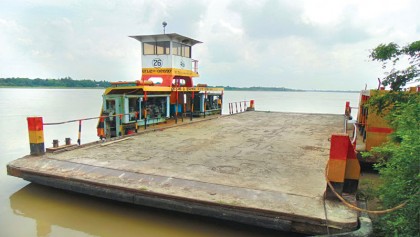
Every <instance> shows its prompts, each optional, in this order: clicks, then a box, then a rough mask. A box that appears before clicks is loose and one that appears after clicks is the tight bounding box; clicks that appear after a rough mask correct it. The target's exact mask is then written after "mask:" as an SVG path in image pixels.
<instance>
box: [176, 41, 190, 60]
mask: <svg viewBox="0 0 420 237" xmlns="http://www.w3.org/2000/svg"><path fill="white" fill-rule="evenodd" d="M172 54H173V55H178V56H182V57H186V58H191V46H188V45H185V44H180V43H176V42H173V43H172Z"/></svg>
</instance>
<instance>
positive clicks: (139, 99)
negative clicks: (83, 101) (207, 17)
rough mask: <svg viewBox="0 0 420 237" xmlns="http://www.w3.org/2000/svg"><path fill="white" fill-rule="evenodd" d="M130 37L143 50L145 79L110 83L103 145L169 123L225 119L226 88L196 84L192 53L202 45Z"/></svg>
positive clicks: (177, 38) (100, 129) (178, 38)
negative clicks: (221, 116) (220, 116)
mask: <svg viewBox="0 0 420 237" xmlns="http://www.w3.org/2000/svg"><path fill="white" fill-rule="evenodd" d="M130 37H132V38H134V39H136V40H138V41H140V42H141V44H142V77H141V80H137V81H120V82H111V85H112V87H110V88H107V89H106V90H105V92H104V94H103V105H102V109H101V113H100V119H99V121H98V126H97V133H98V137H99V138H100V139H109V138H113V137H119V136H123V135H127V134H133V133H136V132H137V131H138V128H139V127H145V128H146V127H147V126H149V125H154V124H158V123H164V122H167V121H168V120H169V119H173V120H175V122H177V121H178V119H184V118H185V119H186V118H189V119H191V120H192V118H193V117H200V116H204V117H205V116H206V115H213V114H222V104H223V88H214V87H208V86H207V85H206V84H197V85H196V86H194V83H193V78H194V77H198V76H199V73H198V60H195V59H192V47H193V46H194V45H196V44H199V43H202V42H200V41H198V40H195V39H192V38H189V37H186V36H182V35H179V34H176V33H171V34H156V35H136V36H130Z"/></svg>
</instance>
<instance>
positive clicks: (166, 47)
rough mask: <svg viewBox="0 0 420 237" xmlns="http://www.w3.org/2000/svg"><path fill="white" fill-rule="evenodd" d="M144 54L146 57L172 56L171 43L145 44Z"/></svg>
mask: <svg viewBox="0 0 420 237" xmlns="http://www.w3.org/2000/svg"><path fill="white" fill-rule="evenodd" d="M143 54H144V55H162V54H170V43H169V41H162V42H144V43H143Z"/></svg>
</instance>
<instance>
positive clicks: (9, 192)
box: [0, 88, 359, 237]
mask: <svg viewBox="0 0 420 237" xmlns="http://www.w3.org/2000/svg"><path fill="white" fill-rule="evenodd" d="M102 92H103V90H102V89H11V88H0V157H1V158H0V167H1V172H0V203H1V204H0V236H10V237H14V236H16V237H20V236H27V237H31V236H37V237H43V236H241V237H242V236H292V235H291V234H290V233H279V232H276V231H272V230H266V229H262V228H256V227H250V226H244V225H240V224H236V223H227V222H222V221H218V220H214V219H210V218H203V217H197V216H189V215H184V214H180V213H174V212H169V211H163V210H158V209H153V208H146V207H139V206H133V205H129V204H123V203H117V202H113V201H108V200H104V199H100V198H92V197H89V196H85V195H80V194H75V193H70V192H65V191H61V190H57V189H53V188H48V187H43V186H40V185H36V184H30V183H28V182H26V181H24V180H22V179H18V178H15V177H11V176H7V174H6V165H7V163H8V162H10V161H12V160H14V159H16V158H19V157H22V156H24V155H27V154H29V138H28V132H27V123H26V117H29V116H42V117H43V118H44V122H59V121H65V120H70V119H78V118H85V117H95V116H98V114H99V111H100V107H101V104H102V98H101V95H102ZM358 97H359V94H358V93H333V92H257V91H251V92H246V91H226V92H225V97H224V103H228V102H235V101H243V100H250V99H254V100H255V106H256V109H257V110H264V111H281V112H304V113H334V114H342V113H343V112H344V105H345V101H350V104H351V105H352V106H356V105H357V104H358V99H359V98H358ZM223 112H224V113H228V106H226V105H224V111H223ZM95 126H96V121H86V122H84V123H83V125H82V139H81V140H82V143H86V142H89V141H95V140H96V139H97V138H96V128H95ZM77 131H78V124H76V123H73V124H67V125H59V126H46V127H44V137H45V144H46V146H47V147H51V146H52V140H53V139H58V140H60V143H61V144H63V143H64V138H65V137H70V138H72V140H73V142H75V141H76V140H77Z"/></svg>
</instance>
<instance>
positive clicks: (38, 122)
mask: <svg viewBox="0 0 420 237" xmlns="http://www.w3.org/2000/svg"><path fill="white" fill-rule="evenodd" d="M27 121H28V133H29V147H30V150H31V155H34V156H40V155H43V154H45V145H44V124H43V122H42V117H28V118H27Z"/></svg>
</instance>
